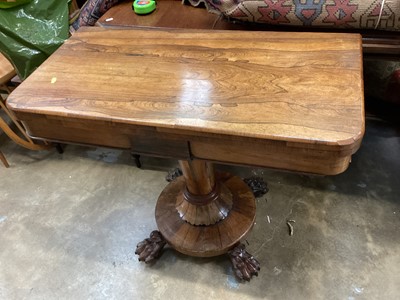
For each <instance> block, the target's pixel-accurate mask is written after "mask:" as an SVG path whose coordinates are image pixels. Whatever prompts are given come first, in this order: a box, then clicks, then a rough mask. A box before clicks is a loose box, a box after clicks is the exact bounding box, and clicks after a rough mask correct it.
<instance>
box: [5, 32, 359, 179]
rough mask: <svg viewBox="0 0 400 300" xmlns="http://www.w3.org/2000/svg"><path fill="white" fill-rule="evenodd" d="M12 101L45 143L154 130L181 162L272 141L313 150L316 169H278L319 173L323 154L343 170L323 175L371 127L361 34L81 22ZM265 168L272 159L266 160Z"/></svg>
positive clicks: (130, 143)
mask: <svg viewBox="0 0 400 300" xmlns="http://www.w3.org/2000/svg"><path fill="white" fill-rule="evenodd" d="M8 105H9V107H10V108H11V109H12V110H13V111H14V112H15V113H16V114H17V115H18V117H19V118H20V119H22V120H23V121H24V122H25V124H26V126H27V127H28V129H29V131H30V133H31V135H33V136H37V137H42V138H46V139H52V140H60V141H64V142H76V143H88V144H96V145H107V146H115V147H121V148H135V147H138V148H141V146H140V143H139V144H136V145H135V138H137V137H148V136H154V137H157V139H159V141H161V142H162V141H163V140H165V142H164V145H171V146H172V147H176V149H178V151H177V152H179V154H180V156H178V155H177V156H178V158H181V157H184V158H185V156H187V155H188V153H189V155H190V153H191V151H194V152H196V153H197V155H199V154H200V155H199V157H198V158H203V157H204V155H207V156H208V159H210V158H209V157H211V156H212V153H211V151H205V152H206V153H203V152H204V150H203V146H202V145H204V143H206V144H210V145H214V144H218V143H214V142H219V144H221V143H222V145H221V146H229V147H237V146H240V147H241V149H242V150H240V152H242V153H241V155H242V156H243V157H245V155H246V153H245V152H246V143H248V144H249V145H252V144H254V145H258V147H261V148H262V147H263V145H269V144H273V145H274V146H276V147H278V148H274V149H275V150H276V149H280V148H281V147H283V148H285V149H289V148H290V149H291V150H293V151H294V152H291V151H289V152H290V154H289V155H291V156H292V157H293V155H296V153H297V152H303V153H304V151H305V152H307V153H306V156H307V157H308V158H307V159H306V160H307V166H306V167H298V168H297V167H296V166H294V167H292V166H290V165H287V164H286V165H285V164H283V165H282V164H280V165H279V166H278V167H283V168H285V169H293V168H294V169H295V170H300V171H306V172H307V171H310V172H314V170H313V167H312V166H310V164H311V165H312V164H313V158H314V157H318V159H319V160H318V162H319V163H320V162H323V163H324V162H325V163H326V162H328V163H331V164H335V163H338V159H339V160H340V162H339V163H340V164H341V166H340V168H337V169H335V170H330V169H329V168H325V169H324V170H322V171H320V170H316V171H315V172H316V173H329V174H334V173H339V172H341V171H343V170H344V169H345V168H346V167H347V164H348V162H349V161H350V155H351V154H353V153H354V152H355V151H356V150H357V149H358V147H359V145H360V142H361V138H362V136H363V133H364V106H363V82H362V55H361V42H360V36H359V35H357V34H322V33H296V34H292V33H282V32H279V33H276V32H241V31H196V30H173V29H171V30H150V29H149V30H140V29H130V30H123V29H105V28H82V29H81V30H80V31H78V32H77V33H76V34H75V35H74V36H73V37H72V38H70V39H69V40H68V41H66V42H65V44H64V45H63V46H61V47H60V48H59V49H58V50H57V51H56V53H54V54H53V55H52V56H51V57H50V58H49V59H48V60H47V61H46V62H45V63H43V65H42V66H40V67H39V68H38V69H37V70H36V71H35V72H34V73H33V74H32V75H31V76H30V77H29V78H28V79H27V80H25V81H24V82H23V83H22V84H21V85H20V86H19V87H18V89H17V90H15V91H14V93H13V94H12V95H11V96H10V98H9V101H8ZM50 125H51V126H50ZM61 128H62V129H61ZM61 131H62V132H61ZM148 132H153V133H154V134H155V135H148ZM142 139H143V138H142ZM139 140H140V139H139ZM144 140H147V139H146V138H145V139H144ZM199 141H200V142H201V143H200V144H196V142H199ZM192 143H193V146H194V148H195V149H191V147H192V146H191V145H192ZM147 144H151V142H148V141H147ZM147 144H146V145H147ZM185 145H187V148H188V149H187V152H186V150H185ZM142 148H143V147H142ZM150 148H151V147H150ZM164 148H165V147H164ZM250 148H251V146H250ZM217 150H218V151H219V152H220V153H221V151H223V152H226V150H221V149H217ZM249 151H250V152H251V149H249ZM296 151H297V152H296ZM310 151H311V152H310ZM139 152H147V151H146V150H144V151H139ZM158 152H159V153H157V149H155V150H154V149H150V150H149V153H152V154H158V155H162V153H161V151H158ZM228 152H229V151H228ZM203 154H204V155H203ZM260 155H261V156H262V154H260ZM275 155H278V156H279V153H276V154H275ZM167 156H173V154H171V153H169V155H167ZM221 156H223V155H219V156H218V157H219V158H218V160H219V161H222V162H224V161H226V162H231V163H235V159H234V158H233V157H232V158H229V159H224V158H223V157H222V159H221V160H220V158H221ZM279 159H280V158H278V160H279ZM326 159H328V161H324V160H326ZM238 163H241V164H242V163H243V164H254V160H250V161H248V162H247V161H246V159H241V160H240V161H238ZM257 165H261V166H269V165H270V164H269V163H268V162H267V161H265V159H264V158H263V157H261V158H260V159H258V161H257ZM274 167H276V165H274Z"/></svg>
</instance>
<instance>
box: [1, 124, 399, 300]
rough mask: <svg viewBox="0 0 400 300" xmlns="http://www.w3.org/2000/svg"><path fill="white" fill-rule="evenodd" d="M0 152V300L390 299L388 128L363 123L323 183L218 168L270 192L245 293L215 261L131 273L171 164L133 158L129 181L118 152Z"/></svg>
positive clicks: (394, 289)
mask: <svg viewBox="0 0 400 300" xmlns="http://www.w3.org/2000/svg"><path fill="white" fill-rule="evenodd" d="M0 149H1V150H2V151H3V152H4V154H5V155H6V156H7V158H8V160H9V162H10V164H11V167H10V168H9V169H5V168H4V167H3V166H2V165H0V175H1V176H0V299H191V300H194V299H232V298H236V299H399V298H400V274H399V269H400V199H399V194H400V127H399V126H398V125H393V124H390V123H387V122H384V121H380V120H374V119H370V120H369V121H368V123H367V131H366V136H365V138H364V142H363V144H362V147H361V149H360V150H359V152H358V153H357V154H356V155H355V156H354V157H353V162H352V164H351V166H350V168H349V169H348V170H347V171H346V172H345V173H343V174H341V175H338V176H334V177H318V176H310V175H304V174H294V173H285V172H280V171H274V170H267V169H252V168H243V167H226V166H221V168H225V169H228V170H231V171H233V172H235V173H237V174H239V175H240V176H243V177H245V176H249V175H260V176H263V177H264V178H265V180H266V181H267V182H268V185H269V189H270V190H269V192H268V194H266V195H265V196H263V197H261V198H258V199H257V205H258V208H257V221H256V224H255V226H254V229H253V230H252V232H251V233H250V235H249V236H248V238H247V242H248V246H247V249H248V251H249V252H251V253H252V254H254V255H255V256H256V257H257V258H258V260H259V261H260V263H261V266H262V269H261V272H260V274H259V276H258V277H255V278H254V279H253V280H252V281H251V282H250V283H240V282H238V281H237V280H236V279H235V277H234V275H233V273H232V270H231V265H230V262H229V260H228V259H227V257H225V256H222V257H217V258H207V259H201V258H191V257H187V256H184V255H181V254H179V253H177V252H175V251H173V250H171V249H165V251H164V254H163V255H162V257H161V258H160V259H159V261H158V262H157V263H155V264H154V265H145V264H142V263H139V262H138V261H137V258H136V257H135V255H134V251H135V245H136V244H137V243H138V242H139V241H140V240H142V239H143V238H145V237H147V236H148V234H149V233H150V232H151V231H152V230H153V229H155V228H156V224H155V220H154V207H155V203H156V200H157V197H158V195H159V193H160V192H161V190H162V189H163V188H164V187H165V186H166V184H167V182H166V181H165V175H166V171H167V170H169V169H171V168H173V167H174V166H175V162H174V161H170V160H163V159H153V158H143V169H137V168H136V167H134V163H133V161H132V159H131V158H130V155H129V152H126V151H118V150H110V149H102V148H89V147H82V146H72V145H69V146H67V148H66V149H65V153H64V154H63V155H60V154H58V153H57V152H56V151H55V150H52V151H49V152H47V151H43V152H33V151H28V150H25V149H22V148H21V147H18V146H16V145H15V144H13V143H12V142H10V141H8V140H7V139H6V138H5V137H2V138H1V141H0ZM268 217H269V221H270V222H268ZM288 219H294V220H295V221H296V223H294V235H293V236H289V234H288V227H287V225H286V221H287V220H288Z"/></svg>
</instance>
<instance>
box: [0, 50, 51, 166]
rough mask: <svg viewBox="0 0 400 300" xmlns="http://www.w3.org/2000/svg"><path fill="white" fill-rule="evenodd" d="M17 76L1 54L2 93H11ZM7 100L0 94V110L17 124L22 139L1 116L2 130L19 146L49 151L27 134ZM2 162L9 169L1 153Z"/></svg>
mask: <svg viewBox="0 0 400 300" xmlns="http://www.w3.org/2000/svg"><path fill="white" fill-rule="evenodd" d="M14 76H16V72H15V69H14V67H13V66H12V64H11V63H10V62H9V61H8V60H7V59H6V58H5V57H4V56H3V55H2V54H1V53H0V90H1V91H2V93H3V92H4V93H7V94H9V93H11V91H12V89H13V88H12V87H10V86H9V83H10V80H11V79H12V78H13V77H14ZM5 102H6V99H5V98H3V96H2V94H1V93H0V109H1V110H3V111H4V112H5V113H6V114H7V115H8V117H9V118H10V119H11V121H12V122H13V123H14V124H15V126H16V127H17V129H18V131H19V132H20V133H21V135H22V137H20V136H19V135H18V134H17V133H15V132H14V131H13V130H12V129H11V128H10V126H9V125H8V123H7V122H6V121H5V120H4V119H3V118H2V117H1V116H0V129H2V130H3V131H4V133H5V134H6V135H7V136H8V137H9V138H10V139H12V140H13V141H14V142H15V143H17V144H18V145H20V146H22V147H25V148H28V149H31V150H44V149H49V148H50V146H49V145H38V144H35V143H34V142H33V141H32V139H31V138H30V137H29V135H28V134H27V133H26V131H25V129H24V127H23V126H22V124H21V123H20V122H19V121H18V120H17V119H16V118H15V116H14V114H13V113H12V112H11V111H10V110H8V108H7V106H6V105H5ZM0 160H1V161H2V162H3V164H4V166H5V167H6V168H8V167H9V164H8V162H7V160H6V158H5V156H4V154H3V153H2V152H1V151H0Z"/></svg>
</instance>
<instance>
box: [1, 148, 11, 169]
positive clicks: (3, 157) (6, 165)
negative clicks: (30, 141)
mask: <svg viewBox="0 0 400 300" xmlns="http://www.w3.org/2000/svg"><path fill="white" fill-rule="evenodd" d="M0 160H1V161H2V162H3V164H4V166H5V167H6V168H9V167H10V165H9V164H8V161H7V159H6V157H5V156H4V154H3V152H1V151H0Z"/></svg>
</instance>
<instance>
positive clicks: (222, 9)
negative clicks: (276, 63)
mask: <svg viewBox="0 0 400 300" xmlns="http://www.w3.org/2000/svg"><path fill="white" fill-rule="evenodd" d="M189 2H190V3H191V4H192V5H194V6H197V5H199V4H200V3H204V4H205V5H206V7H207V8H208V9H209V10H211V11H214V12H219V13H222V15H224V16H226V17H229V18H234V19H238V20H241V21H247V22H257V23H267V24H273V25H278V24H283V25H295V26H318V27H340V28H368V29H380V30H400V1H399V0H189Z"/></svg>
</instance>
